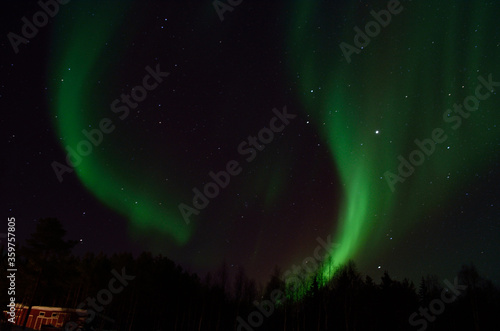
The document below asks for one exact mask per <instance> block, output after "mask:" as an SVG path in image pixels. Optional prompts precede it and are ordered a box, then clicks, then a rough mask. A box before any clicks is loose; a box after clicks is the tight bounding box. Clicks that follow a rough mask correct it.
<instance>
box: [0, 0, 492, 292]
mask: <svg viewBox="0 0 500 331" xmlns="http://www.w3.org/2000/svg"><path fill="white" fill-rule="evenodd" d="M236 3H238V2H236V1H233V4H236ZM218 6H219V7H217V8H215V7H214V4H213V3H212V2H210V1H185V2H179V1H176V2H174V1H135V2H132V1H120V2H117V1H106V2H97V1H85V2H83V1H72V2H69V3H68V4H64V5H62V4H61V5H59V7H60V8H59V11H58V12H57V13H56V14H54V15H53V16H54V17H49V18H48V19H47V22H46V23H45V24H40V25H41V26H40V27H39V28H37V30H38V32H37V33H36V34H35V33H32V34H34V36H33V35H31V36H30V37H29V38H27V39H26V42H18V43H17V45H16V46H15V47H13V44H12V34H11V35H10V36H11V37H10V38H9V37H8V36H9V33H10V32H12V33H14V34H17V35H19V36H22V27H23V24H25V22H24V21H23V20H22V18H23V17H26V18H27V19H28V20H29V21H30V22H32V21H33V15H34V14H35V13H37V12H39V11H40V10H41V8H40V6H39V5H38V4H37V3H36V2H33V3H22V4H20V3H9V4H8V5H7V7H6V10H5V11H4V19H3V20H2V22H1V23H0V24H1V29H2V36H3V37H2V41H1V44H0V45H1V46H2V60H1V63H0V74H1V77H2V81H1V82H0V104H1V105H2V109H4V112H3V116H2V118H1V123H2V128H3V130H2V134H3V137H4V139H2V144H3V150H4V157H3V162H2V170H3V171H2V175H1V181H2V189H3V190H2V195H3V198H2V212H3V214H4V217H5V218H6V217H15V218H16V221H17V233H18V236H19V237H20V238H21V239H23V238H26V237H27V236H28V235H29V233H31V232H32V231H33V230H34V228H35V225H36V220H37V219H38V218H43V217H57V218H58V219H59V220H60V221H61V222H62V223H63V225H64V227H65V228H66V229H67V231H68V235H67V236H68V238H71V239H76V240H79V241H80V244H79V245H78V246H77V247H76V249H75V251H76V252H77V253H79V254H82V253H84V252H87V251H93V252H99V251H103V252H105V253H108V254H112V253H114V252H122V251H130V252H133V253H135V254H138V253H140V252H142V251H145V250H147V251H152V252H154V253H161V254H163V255H166V256H168V257H169V258H171V259H173V260H174V261H175V262H177V263H180V264H181V265H182V266H183V267H185V268H187V269H188V270H191V271H193V272H200V273H204V272H206V271H213V270H215V269H216V268H217V267H218V266H219V265H220V264H221V263H222V261H223V260H225V261H226V263H227V265H228V266H229V267H230V268H235V267H237V266H239V265H241V266H244V267H245V269H246V270H247V272H248V274H249V275H250V276H252V277H255V278H256V279H258V280H260V281H265V280H267V278H268V277H269V275H270V273H271V272H272V269H273V267H274V266H275V265H278V266H280V267H281V268H282V269H283V270H286V269H288V268H290V266H292V265H294V264H301V263H302V261H303V260H304V258H306V257H309V256H312V255H313V252H314V249H315V247H316V246H317V245H318V242H317V238H318V237H320V238H323V239H324V240H326V239H327V237H328V236H330V237H331V238H332V241H333V242H335V244H336V245H335V248H334V249H333V250H332V252H331V254H332V257H333V262H332V263H334V264H335V265H336V264H339V263H345V262H346V261H347V260H348V259H354V261H355V262H356V263H357V264H358V266H359V268H360V270H361V271H362V272H364V273H367V274H369V275H371V276H372V277H377V278H378V277H379V276H380V275H381V274H382V273H383V271H384V270H389V272H390V274H391V275H394V276H395V277H396V278H400V279H402V278H403V277H405V276H408V277H410V279H413V280H418V279H419V278H420V276H422V275H425V274H429V273H431V274H437V275H438V276H439V277H440V278H442V279H444V278H446V277H448V278H450V277H452V276H453V275H454V274H455V273H456V271H457V270H458V269H459V268H460V265H461V264H464V263H470V262H473V263H474V264H476V266H477V267H478V269H479V271H480V272H481V273H482V274H484V275H485V276H487V277H489V278H491V279H493V280H494V281H495V282H496V283H497V284H498V283H499V281H500V266H499V264H498V261H499V258H500V253H499V252H500V249H499V248H500V247H499V239H500V201H499V198H498V197H499V193H500V185H499V183H500V182H499V179H500V173H499V171H498V165H499V161H500V155H499V152H498V150H499V146H500V130H499V128H498V124H499V123H498V122H499V120H500V117H499V114H498V106H499V105H500V95H499V93H498V91H499V90H500V83H496V82H500V65H499V64H498V60H497V59H498V58H499V56H500V27H499V26H498V25H497V23H496V19H497V17H496V14H495V13H497V12H498V10H499V9H500V8H499V6H500V4H499V3H497V2H493V1H492V2H485V1H451V0H444V1H440V2H439V3H436V2H435V1H404V2H401V3H399V4H397V3H395V2H394V1H371V2H363V1H321V2H314V1H306V0H295V1H252V2H250V1H245V0H243V1H241V3H239V4H237V5H233V6H229V5H228V2H224V1H221V2H219V5H218ZM228 6H229V7H228ZM377 13H378V14H377ZM384 13H389V14H390V18H388V17H387V16H384V15H385V14H384ZM221 18H222V19H221ZM377 18H378V19H379V20H382V23H381V24H374V23H369V22H376V19H377ZM42 23H44V22H42ZM368 23H369V24H368ZM367 24H368V25H367ZM370 24H371V25H370ZM376 26H378V28H376ZM366 27H368V29H372V30H369V31H367V30H366ZM373 29H375V30H373ZM358 31H361V35H364V37H363V36H361V37H360V35H359V32H358ZM25 32H28V33H29V31H25ZM357 35H358V37H356V36H357ZM17 40H20V39H17ZM28 41H29V42H28ZM15 48H17V52H16V50H15ZM148 75H149V78H147V77H146V76H148ZM145 77H146V78H145ZM495 84H496V85H495ZM148 86H149V88H148ZM143 87H144V88H143ZM130 95H131V96H132V97H130ZM127 96H129V97H128V99H127ZM284 113H287V114H288V116H289V117H288V118H287V119H283V115H281V117H279V116H278V115H277V114H284ZM273 118H278V119H277V120H273ZM276 123H278V124H276ZM281 124H282V126H281V127H280V128H281V129H280V130H275V131H272V130H269V129H265V128H271V129H272V128H273V127H276V126H279V125H281ZM273 130H274V129H273ZM97 132H99V133H97ZM89 137H90V138H89ZM252 137H257V139H260V143H259V142H255V140H253V143H252ZM253 139H255V138H253ZM432 139H434V140H432ZM92 141H94V143H92ZM433 141H434V142H433ZM71 151H72V152H71ZM68 153H69V154H70V157H69V158H68V160H67V155H68ZM75 153H77V156H75ZM78 153H80V154H82V155H80V154H78ZM83 154H85V155H83ZM411 160H413V161H412V162H413V163H414V165H413V166H412V165H411V163H406V165H405V162H410V161H411ZM229 164H232V165H235V164H237V167H238V171H237V174H235V175H231V176H229V175H228V177H227V178H228V179H227V180H226V183H225V184H224V185H219V186H217V187H218V188H217V191H218V192H217V193H216V194H213V195H214V197H213V198H209V199H207V201H208V202H207V203H205V204H206V206H204V207H203V208H196V207H195V206H194V202H193V196H194V195H195V192H196V191H197V190H199V191H200V192H204V189H205V188H206V186H207V184H208V185H210V184H209V183H213V182H214V179H213V178H212V177H213V175H214V174H217V173H220V172H221V171H226V172H227V171H229V170H228V169H229ZM401 164H403V165H401ZM417 164H418V165H417ZM233 169H235V168H233ZM211 173H212V175H210V174H211ZM235 173H236V172H235ZM224 178H225V177H224ZM211 185H212V186H211V187H212V188H213V187H214V186H213V184H211ZM221 186H225V187H221ZM200 201H201V200H197V202H198V203H201V204H203V203H202V202H203V201H201V202H200ZM180 205H182V206H185V209H184V211H189V210H190V211H191V212H193V211H194V213H191V212H190V215H189V216H188V217H187V218H188V221H186V217H185V215H184V217H183V214H182V210H180V208H179V206H180ZM186 208H187V209H186ZM189 208H190V209H189ZM181 209H182V208H181ZM5 227H6V225H5ZM0 232H1V231H0ZM330 267H331V266H330ZM325 273H326V271H325ZM327 277H328V275H327Z"/></svg>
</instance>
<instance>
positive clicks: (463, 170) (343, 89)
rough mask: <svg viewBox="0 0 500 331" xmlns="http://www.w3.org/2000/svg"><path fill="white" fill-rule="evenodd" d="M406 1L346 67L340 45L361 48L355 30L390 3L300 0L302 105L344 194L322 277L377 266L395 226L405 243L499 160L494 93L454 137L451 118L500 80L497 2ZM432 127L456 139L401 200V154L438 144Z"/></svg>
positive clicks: (429, 160)
mask: <svg viewBox="0 0 500 331" xmlns="http://www.w3.org/2000/svg"><path fill="white" fill-rule="evenodd" d="M358 6H359V7H358ZM402 6H403V11H402V12H401V13H399V14H398V15H392V20H391V22H390V23H389V25H388V26H387V27H385V28H384V27H382V28H381V32H380V33H379V34H378V35H376V36H374V37H373V38H371V41H370V43H369V44H368V45H367V46H366V47H364V49H362V50H361V52H360V53H359V54H355V53H353V54H352V55H351V60H352V62H351V63H350V64H348V63H347V61H346V59H345V58H344V56H343V53H342V51H341V48H340V47H339V45H340V43H341V42H346V43H348V44H350V45H354V42H353V38H354V35H355V31H354V30H353V28H354V27H355V26H358V27H359V28H361V29H362V30H363V31H364V27H365V24H366V23H367V22H369V21H371V20H373V17H372V16H371V15H370V13H369V12H370V10H375V11H376V12H378V11H379V10H382V9H387V2H383V1H377V2H375V3H374V4H370V5H368V6H365V5H364V4H361V3H358V2H354V1H345V2H344V6H342V5H341V4H340V3H339V2H334V4H332V3H329V2H315V1H307V0H296V1H294V4H293V8H292V13H293V17H292V18H291V21H290V33H289V36H288V37H289V38H288V40H287V46H288V50H289V59H288V61H289V66H290V68H291V71H290V78H291V79H292V80H294V81H297V82H298V83H297V84H298V87H299V92H300V95H301V100H302V103H303V107H304V109H305V111H306V112H307V113H308V114H309V115H310V116H311V118H312V119H313V124H315V125H316V127H317V128H318V130H319V131H320V133H321V136H322V138H323V139H324V141H325V142H326V143H327V144H328V146H329V150H330V152H331V156H332V158H333V161H334V162H335V164H336V166H337V168H338V171H339V176H340V180H341V182H342V185H343V189H344V194H343V197H344V198H343V201H342V202H341V209H340V213H339V215H338V220H337V221H336V224H335V226H334V228H333V229H332V232H333V233H334V234H335V235H334V240H333V241H334V242H336V243H338V244H339V247H336V248H334V249H332V256H331V257H332V259H331V261H330V262H328V263H326V264H325V265H324V266H323V269H322V272H323V276H324V280H325V281H326V280H328V279H330V278H331V277H332V270H335V269H336V267H337V266H338V265H341V264H345V263H346V262H347V261H348V260H349V259H355V260H356V262H358V261H361V264H363V263H365V264H373V263H374V262H373V260H374V257H376V256H377V255H376V254H380V253H381V252H383V251H384V250H386V249H387V239H386V233H387V232H388V231H389V229H391V228H396V229H398V230H395V231H399V232H400V234H401V235H403V236H404V235H407V232H408V231H407V230H408V229H409V228H411V227H412V226H415V225H416V222H417V221H422V219H424V218H425V216H426V215H427V214H429V213H432V212H435V211H436V210H437V209H439V207H440V206H441V207H443V205H444V206H449V207H450V208H452V206H453V204H452V202H453V198H454V194H453V192H458V189H459V188H461V187H464V186H466V185H469V186H470V184H471V182H472V180H473V179H474V178H473V177H474V174H475V173H476V172H479V171H481V170H483V171H484V169H485V168H487V167H488V166H491V164H492V163H494V160H493V159H492V158H491V157H486V156H485V155H493V154H494V151H495V150H496V149H495V145H496V144H495V143H487V142H494V141H498V137H499V134H498V130H495V129H494V128H496V126H494V123H495V120H496V119H498V118H499V115H498V111H497V109H495V108H496V107H494V106H495V105H497V104H498V103H499V100H498V99H497V98H498V96H497V95H496V93H491V95H490V97H489V98H488V99H486V100H485V101H483V102H481V104H480V105H479V109H478V110H477V111H475V112H473V113H471V116H470V117H469V118H468V119H463V120H462V124H461V126H460V127H459V128H457V129H456V130H454V129H452V127H451V124H450V123H446V122H445V121H444V119H443V113H444V112H445V111H446V110H447V109H451V108H452V106H453V104H454V103H459V104H461V103H462V101H463V100H464V98H465V97H467V96H469V95H474V91H475V88H476V86H477V85H478V83H479V82H478V79H477V78H478V76H479V75H482V76H483V77H485V78H487V77H488V75H489V74H492V76H493V80H494V81H500V70H499V69H500V68H499V63H498V59H499V58H500V57H499V56H500V47H499V45H500V44H499V42H498V40H491V39H490V38H489V37H488V36H495V35H498V30H499V28H498V24H497V20H498V18H497V14H496V13H498V9H499V5H498V4H497V3H488V4H486V3H484V2H482V1H458V2H457V1H451V0H444V1H439V4H438V3H437V2H431V1H413V2H402ZM494 31H496V33H494ZM485 91H486V90H485V89H483V93H485ZM435 128H442V129H443V130H444V131H445V134H446V135H447V137H448V138H447V140H446V141H445V142H443V143H442V144H437V145H436V150H435V151H434V153H433V154H431V155H430V157H426V160H425V162H424V163H423V164H422V165H420V166H418V167H415V168H416V169H415V171H414V173H413V174H412V175H411V176H410V177H409V178H408V179H406V181H405V182H404V183H396V185H395V192H394V193H392V192H391V190H390V189H389V185H388V182H387V181H386V179H385V177H384V173H385V172H386V171H390V172H392V173H395V174H397V173H398V170H397V167H398V164H399V161H398V159H397V157H398V155H402V156H403V157H404V158H406V159H408V155H409V154H410V152H412V151H413V150H414V149H416V148H417V147H416V145H415V143H414V140H415V139H419V140H423V139H425V138H430V137H431V133H432V131H433V130H434V129H435ZM376 131H378V133H376ZM447 147H450V148H447ZM450 176H451V177H454V178H453V179H455V180H450ZM457 177H458V178H457ZM403 230H406V231H403ZM401 239H402V238H399V240H401ZM391 244H394V242H391Z"/></svg>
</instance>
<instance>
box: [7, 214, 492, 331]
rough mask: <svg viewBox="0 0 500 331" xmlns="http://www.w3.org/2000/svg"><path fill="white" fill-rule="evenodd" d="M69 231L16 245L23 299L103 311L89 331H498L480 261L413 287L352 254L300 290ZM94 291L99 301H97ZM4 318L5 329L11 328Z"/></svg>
mask: <svg viewBox="0 0 500 331" xmlns="http://www.w3.org/2000/svg"><path fill="white" fill-rule="evenodd" d="M65 234H66V231H65V230H64V229H63V227H62V225H61V223H60V222H59V221H58V220H57V219H53V218H46V219H40V220H39V222H38V224H37V228H36V230H35V232H34V233H33V234H32V235H31V237H30V238H29V239H28V240H27V241H26V245H25V246H23V247H20V248H19V249H18V251H17V261H16V264H17V268H18V270H19V271H18V273H17V277H18V278H17V280H16V283H17V284H16V302H17V303H22V304H24V305H26V306H31V305H34V306H53V307H65V308H77V307H78V308H80V307H82V305H83V306H84V307H85V309H88V308H89V307H94V308H90V309H92V310H94V312H95V317H94V318H92V320H89V321H88V323H83V325H82V328H83V329H84V330H141V331H156V330H200V331H201V330H273V331H275V330H283V331H301V330H302V331H314V330H317V331H320V330H324V331H326V330H345V331H351V330H352V331H361V330H374V331H375V330H398V331H399V330H468V331H469V330H500V322H499V321H498V319H497V318H496V316H495V314H496V313H498V311H500V291H499V289H498V288H497V287H496V286H495V285H494V284H493V283H492V282H491V281H490V280H488V279H486V278H484V277H482V276H481V275H480V274H479V273H478V271H477V270H476V268H475V267H474V266H473V265H464V266H462V268H461V269H460V270H459V271H458V273H457V278H456V279H454V280H449V281H447V282H448V283H447V282H444V283H443V282H442V281H440V280H439V279H438V278H437V277H436V276H432V275H427V276H425V277H422V279H421V281H420V283H419V284H418V286H415V285H414V284H413V283H412V282H411V281H409V280H408V279H403V280H402V281H399V280H395V279H393V278H391V277H390V276H389V273H388V272H387V271H386V272H385V273H384V275H383V276H382V277H381V279H380V281H379V282H376V281H375V280H373V279H372V278H370V277H369V276H363V275H362V274H361V273H360V272H359V271H358V270H357V269H356V266H355V263H354V262H352V261H349V262H348V263H347V264H345V265H343V266H341V267H339V268H338V269H337V270H336V272H335V274H334V275H333V277H331V279H328V280H327V281H325V280H323V279H322V278H321V277H320V273H319V272H318V273H316V274H313V275H309V276H308V277H307V281H305V282H304V283H303V284H302V286H301V288H300V289H297V288H296V287H295V288H291V287H290V284H286V283H285V281H284V280H283V274H282V272H281V271H280V269H279V268H278V267H276V268H275V270H274V272H273V274H272V275H271V277H270V280H269V281H268V282H267V284H265V285H264V286H261V285H259V284H257V282H256V281H255V280H253V279H250V278H249V277H248V276H247V274H246V272H245V270H244V269H243V268H242V267H238V269H237V271H236V272H235V274H234V276H232V277H230V273H229V271H228V268H227V266H226V264H225V263H223V264H222V265H221V266H220V267H219V268H218V269H217V271H216V272H214V273H207V274H206V275H205V276H203V277H202V278H200V277H199V276H198V275H197V274H195V273H189V272H187V271H186V270H183V268H182V267H181V266H179V265H177V264H176V263H174V262H173V261H171V260H170V259H168V258H167V257H164V256H162V255H156V256H155V255H153V254H151V253H149V252H144V253H142V254H140V255H139V256H138V257H137V258H134V257H133V255H132V254H129V253H121V254H114V255H111V256H106V255H104V254H102V253H100V254H94V253H87V254H85V255H84V256H81V257H80V256H75V255H73V254H72V253H71V250H72V248H73V247H74V246H75V245H76V242H75V241H65V240H64V236H65ZM0 249H2V251H1V253H2V254H1V256H2V259H1V260H2V267H1V270H0V274H1V275H0V285H1V288H2V289H4V290H2V292H1V294H0V301H1V302H0V304H1V305H2V307H4V309H6V308H5V307H6V306H7V303H8V300H9V297H8V296H7V291H6V290H5V289H6V288H7V287H8V285H7V278H6V276H7V272H6V269H7V256H6V252H5V250H4V249H3V248H2V247H0ZM113 270H114V271H115V273H113V272H112V271H113ZM123 271H124V272H125V274H126V275H129V278H128V279H129V280H128V281H126V283H127V284H126V286H122V290H120V291H119V292H118V291H116V292H117V293H113V294H112V297H111V298H110V297H109V296H103V294H102V293H103V290H106V289H108V288H109V289H112V288H116V287H117V285H116V284H114V285H113V287H112V286H111V285H110V284H111V279H113V277H115V278H116V277H117V276H116V275H117V274H116V272H118V273H121V272H123ZM116 283H117V282H116ZM453 284H454V285H457V284H459V287H460V290H459V291H457V289H454V288H453V286H452V285H453ZM278 294H283V295H281V296H280V295H278ZM99 296H100V299H101V301H99V300H100V299H99ZM89 298H90V300H92V299H94V300H95V299H96V298H97V300H95V301H96V303H95V305H91V304H89V303H88V301H87V300H88V299H89ZM104 299H105V300H104ZM103 301H105V302H103ZM439 301H440V302H439ZM103 303H105V304H103ZM74 317H75V318H76V316H74ZM411 317H412V318H413V319H412V318H411ZM2 318H3V320H2V324H1V325H0V328H1V329H2V330H3V329H5V330H6V329H7V326H8V324H7V323H6V317H5V316H2ZM63 329H64V328H63ZM67 329H68V330H71V329H72V328H70V327H68V328H67Z"/></svg>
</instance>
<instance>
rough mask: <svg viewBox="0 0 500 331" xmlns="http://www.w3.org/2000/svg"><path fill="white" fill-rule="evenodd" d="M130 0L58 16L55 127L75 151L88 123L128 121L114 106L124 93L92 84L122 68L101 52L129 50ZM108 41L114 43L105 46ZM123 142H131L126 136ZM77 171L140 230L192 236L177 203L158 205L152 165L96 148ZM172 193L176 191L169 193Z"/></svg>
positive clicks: (54, 66)
mask: <svg viewBox="0 0 500 331" xmlns="http://www.w3.org/2000/svg"><path fill="white" fill-rule="evenodd" d="M129 4H130V2H122V1H120V2H106V3H97V2H93V1H92V2H90V1H89V2H82V3H79V4H78V6H79V8H78V10H74V11H73V12H74V13H76V15H79V17H78V18H74V19H72V18H71V13H70V12H69V9H68V8H66V9H67V10H65V11H62V13H61V14H59V15H58V17H57V22H56V23H57V24H60V25H61V26H63V27H64V29H60V30H59V31H58V33H57V34H56V35H55V36H54V44H55V49H56V50H57V52H56V54H59V56H54V58H52V63H51V72H52V75H51V77H57V79H53V80H52V81H50V86H51V88H52V89H53V90H54V91H55V97H54V100H53V107H52V109H54V114H53V116H54V119H55V121H54V125H55V127H56V130H57V133H58V136H59V137H61V143H62V145H63V147H64V148H66V146H70V147H71V148H73V149H76V146H77V144H78V143H79V142H80V141H82V140H83V139H85V137H84V136H83V134H82V129H85V128H88V127H89V125H95V126H97V125H98V123H99V122H100V120H101V119H103V118H111V119H112V120H113V124H114V125H115V131H118V130H119V128H120V126H122V129H123V126H124V124H125V123H121V122H120V121H119V120H118V119H117V116H116V115H114V114H113V113H112V112H111V111H110V109H109V104H110V103H111V101H112V100H113V99H114V98H116V97H117V96H118V95H119V91H118V89H115V93H116V94H117V95H115V96H112V95H111V96H109V95H106V94H105V93H104V91H103V90H104V88H103V86H105V84H101V85H97V86H91V84H90V83H89V82H95V81H96V79H95V78H93V77H102V73H103V72H108V71H110V69H109V68H107V67H106V66H108V67H113V66H114V67H115V68H117V69H116V70H119V69H118V64H119V61H114V62H115V63H104V62H105V61H101V60H102V58H104V59H108V58H112V59H113V60H116V58H115V57H113V56H109V55H108V56H102V55H103V54H104V53H105V52H110V51H111V52H116V53H120V52H123V49H125V45H126V44H125V43H126V40H125V38H124V37H123V36H124V35H125V36H128V34H124V33H122V32H123V30H126V29H131V25H132V24H131V23H130V22H125V23H126V24H128V25H125V24H124V25H123V26H121V25H120V24H121V22H120V19H121V18H122V16H125V15H127V7H128V6H127V5H129ZM82 7H84V8H82ZM90 13H93V15H92V16H91V15H90ZM118 28H120V29H118ZM117 31H118V32H120V33H118V32H117ZM130 34H131V35H133V34H134V33H133V32H131V33H130ZM108 41H109V42H110V46H108V49H105V48H104V46H105V45H106V42H108ZM111 41H113V43H111ZM111 44H112V45H113V46H112V45H111ZM109 48H111V50H110V49H109ZM101 62H102V63H101ZM117 62H118V63H117ZM108 76H109V75H108ZM101 79H103V78H101ZM103 105H107V106H106V107H103ZM123 122H126V120H124V121H123ZM116 135H119V134H118V133H116V132H112V133H110V134H108V135H107V136H106V135H105V137H104V141H103V145H105V144H106V140H109V139H116ZM122 135H123V133H122ZM111 136H114V137H111ZM122 142H123V143H127V142H128V141H127V139H124V140H123V141H122ZM124 165H127V167H126V168H127V169H124ZM74 169H75V172H76V174H77V176H78V178H79V179H80V181H81V182H82V183H83V185H84V186H85V187H86V188H87V189H88V190H89V191H90V192H91V193H93V194H94V195H95V196H96V197H97V198H98V199H99V200H100V201H101V202H102V203H104V204H105V205H106V206H108V207H109V208H111V209H113V210H115V211H117V212H118V213H120V214H122V215H124V216H126V217H127V218H129V219H130V220H131V223H132V224H131V225H132V226H135V227H136V229H141V230H144V231H154V232H156V233H158V232H159V233H163V234H166V235H168V236H170V237H171V238H172V239H173V240H175V242H176V243H178V244H184V243H186V242H187V241H188V240H189V237H190V234H191V231H192V230H191V227H188V226H186V224H185V223H184V221H183V220H182V218H181V217H179V210H178V209H177V206H176V205H174V204H173V203H172V204H171V205H169V206H165V205H164V204H159V203H158V201H163V199H164V198H161V197H164V196H165V189H162V190H160V189H158V188H155V187H158V186H159V185H157V183H155V182H154V178H157V177H155V176H151V170H150V169H148V170H146V169H144V168H143V169H134V168H133V167H132V166H131V165H130V162H127V160H126V159H121V158H120V156H119V155H117V153H116V152H115V153H113V152H111V153H110V152H105V150H104V148H99V149H98V148H95V147H94V150H93V151H92V152H91V153H90V154H89V155H88V156H85V157H83V158H82V161H81V163H80V164H79V165H78V166H77V167H75V168H74ZM131 173H132V174H133V176H131V175H130V174H131ZM141 174H142V175H141ZM167 196H170V197H173V196H175V195H174V194H173V193H172V192H167ZM172 200H173V199H172Z"/></svg>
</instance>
